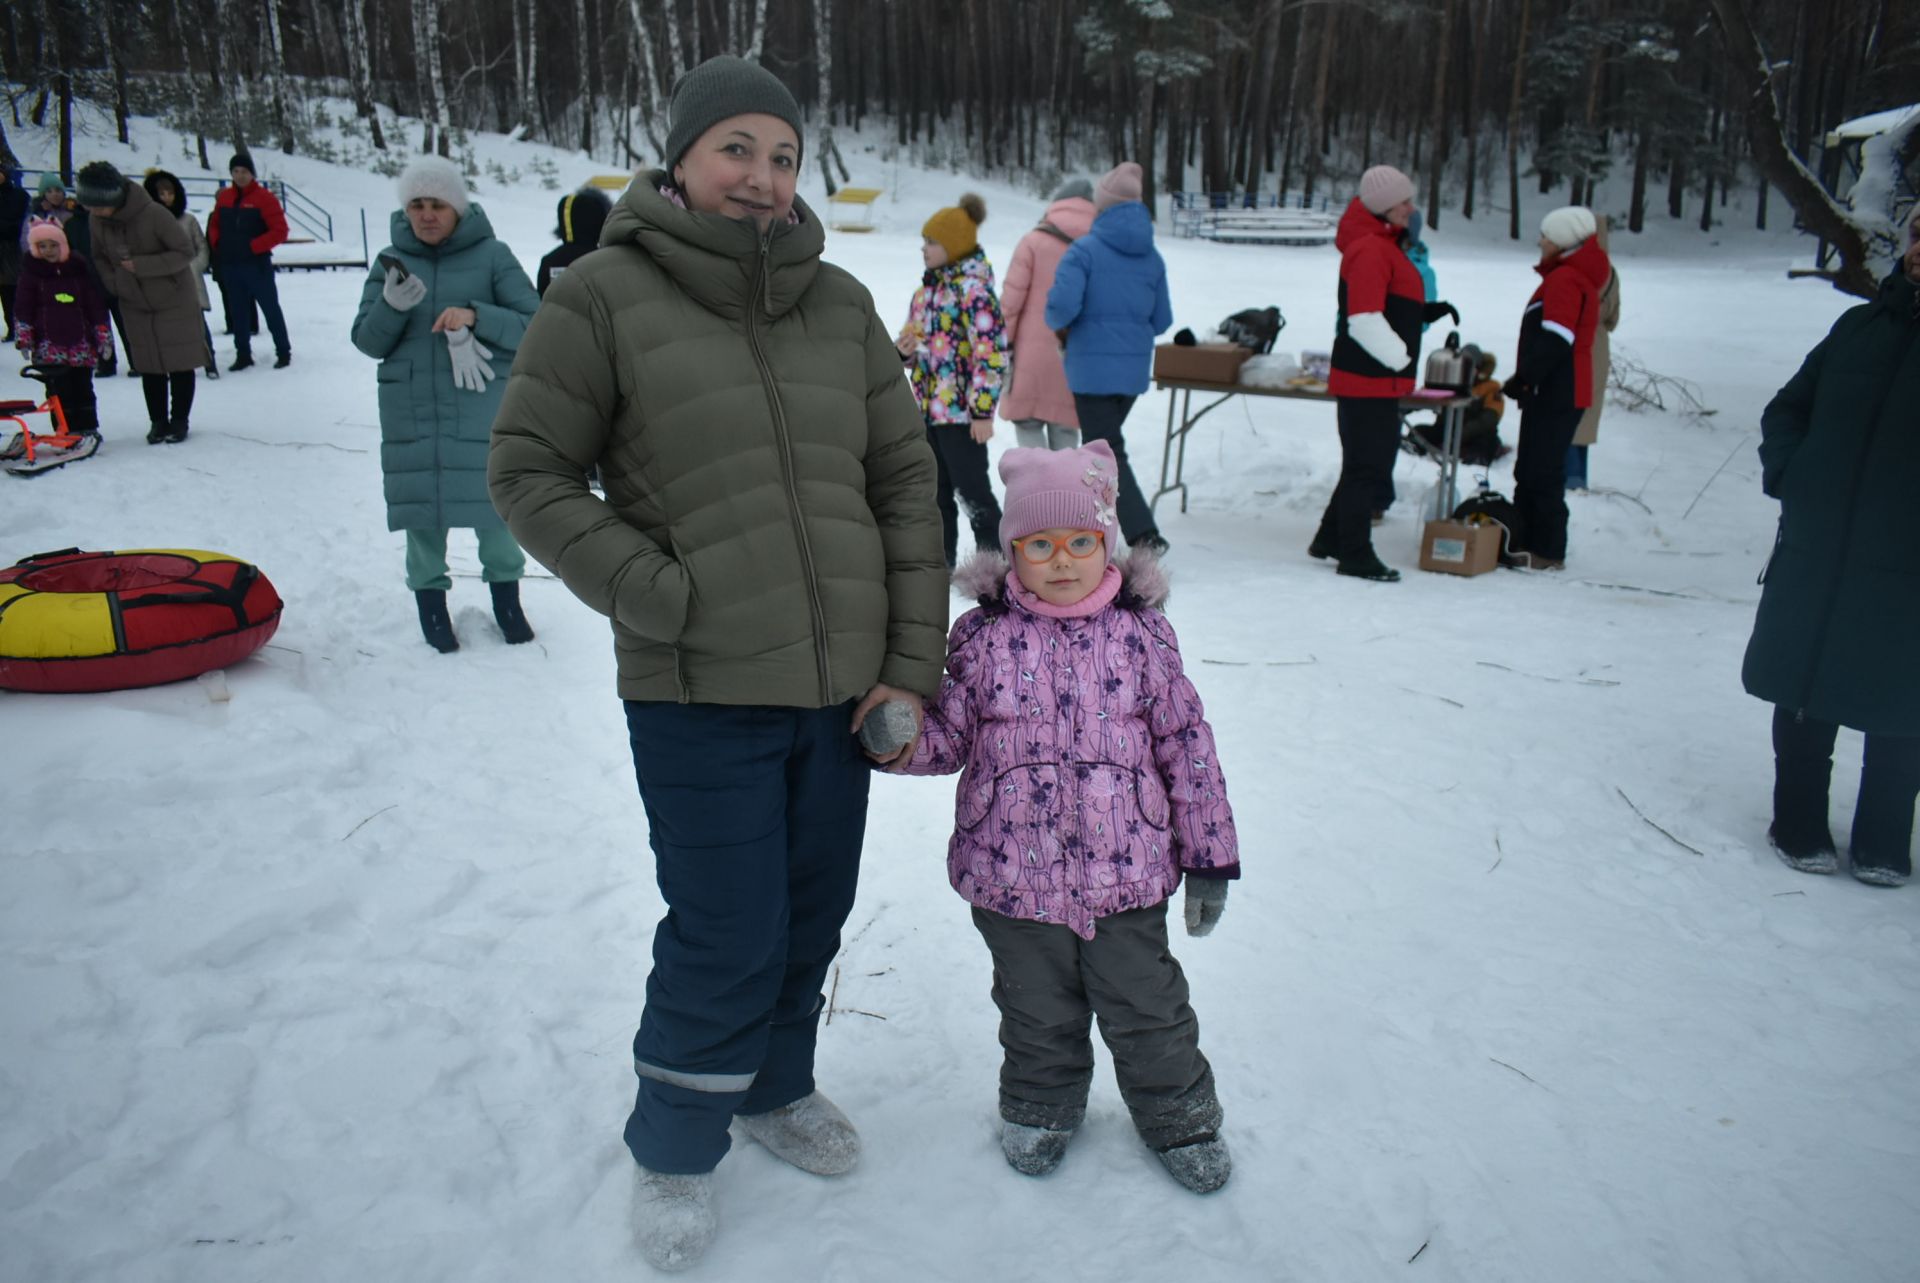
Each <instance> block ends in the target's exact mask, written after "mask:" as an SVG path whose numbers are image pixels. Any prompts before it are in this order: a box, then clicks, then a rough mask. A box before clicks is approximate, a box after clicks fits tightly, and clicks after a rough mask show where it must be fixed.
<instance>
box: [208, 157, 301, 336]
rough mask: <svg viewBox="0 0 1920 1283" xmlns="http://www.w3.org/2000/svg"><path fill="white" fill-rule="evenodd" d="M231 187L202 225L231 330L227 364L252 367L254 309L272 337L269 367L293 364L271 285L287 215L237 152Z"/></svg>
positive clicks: (276, 292) (276, 294)
mask: <svg viewBox="0 0 1920 1283" xmlns="http://www.w3.org/2000/svg"><path fill="white" fill-rule="evenodd" d="M227 172H228V173H229V174H231V175H232V176H233V185H232V186H231V187H222V188H221V189H220V194H219V195H218V196H216V197H215V198H214V201H213V218H212V219H211V220H209V221H208V223H207V244H208V245H209V246H210V247H211V248H212V250H213V256H214V260H215V262H217V263H218V264H219V279H220V294H221V296H222V297H223V298H225V299H226V301H227V326H228V328H229V329H231V330H232V331H233V364H232V365H230V366H228V367H227V368H228V369H230V370H244V369H246V368H247V367H248V366H250V365H252V364H253V309H254V307H255V306H256V305H257V306H258V307H259V309H260V314H261V315H262V316H263V317H265V318H266V322H267V332H268V333H269V334H271V335H273V368H274V369H276V370H284V369H286V368H287V366H289V365H291V364H292V363H293V345H292V344H291V343H289V342H288V341H287V318H286V317H285V315H283V314H282V313H281V311H280V291H279V289H278V288H277V287H276V286H275V285H274V283H273V247H274V246H276V245H279V244H282V243H284V242H285V241H286V239H287V216H286V213H285V211H283V210H282V209H281V208H280V202H279V200H277V199H276V198H275V197H274V194H273V193H272V192H270V191H268V190H267V189H266V188H265V187H263V186H261V185H260V184H259V183H258V182H255V181H254V177H253V157H252V156H249V155H248V154H247V153H246V152H240V153H239V154H237V155H236V156H234V158H233V160H232V161H231V162H229V163H228V166H227Z"/></svg>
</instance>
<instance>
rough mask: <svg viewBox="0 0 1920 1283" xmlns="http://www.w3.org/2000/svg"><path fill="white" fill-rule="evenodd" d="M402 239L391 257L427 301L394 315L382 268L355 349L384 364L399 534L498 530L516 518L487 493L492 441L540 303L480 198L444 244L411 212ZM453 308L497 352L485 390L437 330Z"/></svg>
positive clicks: (400, 223)
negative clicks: (412, 219) (473, 382)
mask: <svg viewBox="0 0 1920 1283" xmlns="http://www.w3.org/2000/svg"><path fill="white" fill-rule="evenodd" d="M391 235H392V236H393V244H392V245H390V246H389V247H388V248H387V249H385V250H383V251H382V253H384V254H388V255H391V256H392V257H394V258H397V259H399V260H400V261H401V262H402V263H404V264H406V268H407V270H408V271H409V272H411V273H412V274H413V275H415V276H417V277H419V278H420V280H421V281H422V282H423V283H424V284H425V285H426V287H427V296H426V298H424V299H422V300H421V301H420V302H418V303H416V304H415V305H414V306H413V307H411V308H409V309H407V310H406V311H404V312H396V311H394V309H393V308H392V307H391V306H390V305H389V304H388V303H387V301H386V299H385V298H383V297H381V294H382V291H383V290H384V288H385V286H386V268H385V267H383V266H382V265H381V264H380V263H378V262H375V263H374V265H373V269H372V270H371V271H370V272H368V273H367V282H366V285H365V286H364V287H363V288H362V289H361V291H360V311H359V313H358V314H357V315H356V316H355V317H354V318H353V345H354V346H355V347H357V348H359V349H360V350H361V351H362V352H365V353H366V354H367V355H368V356H371V357H374V358H376V359H378V360H379V362H380V368H379V371H378V373H377V375H376V377H377V378H378V379H379V385H380V471H381V473H382V474H383V475H384V477H385V483H386V496H387V529H389V530H446V529H448V528H450V527H455V526H458V527H462V528H472V529H475V530H483V529H491V530H497V529H498V528H499V527H500V526H502V525H503V524H505V523H504V522H503V521H502V520H501V519H500V514H499V513H498V512H497V511H495V510H494V506H493V499H492V497H491V496H489V495H488V493H487V442H488V437H489V434H490V433H491V432H492V431H493V417H494V415H495V414H496V413H497V412H498V411H499V409H500V398H501V397H502V396H503V395H504V394H505V392H506V387H507V379H506V375H507V371H508V370H509V369H511V368H512V365H513V354H514V353H515V352H516V351H518V350H519V348H520V343H521V340H522V339H523V338H524V337H525V335H526V332H527V318H529V317H531V316H532V315H533V313H534V309H536V308H538V307H539V306H540V298H539V296H538V295H537V294H535V293H534V292H533V283H532V282H531V281H529V280H527V274H526V271H525V270H524V269H523V268H521V266H520V263H519V261H518V260H517V259H515V258H514V256H513V251H512V250H510V249H508V248H507V247H506V246H505V245H504V244H502V243H501V242H500V241H499V240H498V239H496V238H495V236H494V234H493V224H492V223H490V222H489V221H487V212H486V211H485V210H484V209H482V208H480V206H479V205H478V204H477V203H476V204H471V205H468V206H467V212H466V213H465V214H462V215H461V216H460V221H459V222H458V223H456V224H455V225H454V228H453V231H452V232H451V233H449V234H448V236H447V238H446V239H445V240H443V241H441V242H440V243H439V244H438V245H427V244H423V243H422V242H421V240H420V238H419V237H418V236H415V235H414V234H413V225H412V224H411V223H409V222H408V221H407V213H406V211H405V210H395V211H394V212H393V221H392V224H391ZM450 307H470V308H472V309H473V311H474V317H475V319H474V325H473V337H474V338H475V339H477V340H478V341H479V342H480V344H481V345H482V346H483V347H485V348H487V349H488V350H489V351H490V352H492V353H493V360H492V362H491V364H492V366H493V371H494V375H495V377H494V379H493V380H492V381H491V382H490V383H488V384H487V389H486V391H484V392H469V391H467V390H466V389H465V388H461V387H456V386H455V385H454V382H453V360H452V357H451V356H450V354H449V352H448V348H447V336H446V335H445V334H435V333H434V332H433V322H434V318H436V317H438V316H439V315H440V313H442V312H444V311H445V310H446V309H448V308H450Z"/></svg>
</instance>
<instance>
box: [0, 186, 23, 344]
mask: <svg viewBox="0 0 1920 1283" xmlns="http://www.w3.org/2000/svg"><path fill="white" fill-rule="evenodd" d="M26 222H27V193H26V190H25V189H24V188H22V187H21V186H20V171H19V170H17V169H13V168H11V167H9V166H0V314H3V315H4V316H5V318H6V330H7V332H6V339H5V341H6V342H8V343H11V342H13V291H14V285H15V283H16V282H17V281H19V279H20V255H18V254H16V253H14V252H13V249H12V246H13V243H14V242H15V241H20V240H24V239H25V237H26Z"/></svg>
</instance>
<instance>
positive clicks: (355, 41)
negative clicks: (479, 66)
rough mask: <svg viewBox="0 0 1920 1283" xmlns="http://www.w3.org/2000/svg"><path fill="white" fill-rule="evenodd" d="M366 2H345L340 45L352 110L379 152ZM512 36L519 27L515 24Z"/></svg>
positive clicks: (380, 138) (383, 143)
mask: <svg viewBox="0 0 1920 1283" xmlns="http://www.w3.org/2000/svg"><path fill="white" fill-rule="evenodd" d="M365 3H366V0H346V3H345V5H344V6H343V7H344V9H345V11H346V23H347V29H346V31H345V32H343V33H342V41H343V43H344V44H345V46H346V51H347V77H348V79H349V80H351V81H352V83H353V110H354V112H355V113H356V114H357V115H358V116H359V117H360V119H362V120H364V121H366V122H367V124H368V127H369V129H370V130H371V132H372V135H373V145H374V147H375V148H377V149H378V150H380V151H385V150H386V149H387V140H386V137H385V135H383V134H382V133H381V132H380V112H379V110H378V109H377V108H375V107H374V105H373V58H372V52H371V50H370V49H369V48H368V44H367V13H366V8H365ZM513 11H514V16H515V17H516V18H517V17H518V16H519V13H520V6H519V3H518V0H515V3H514V6H513ZM514 25H515V31H516V34H517V32H518V28H519V24H518V23H517V22H516V23H515V24H514ZM518 56H519V48H518V42H516V43H515V58H516V61H517V59H518ZM526 97H527V95H526V89H525V86H524V85H523V86H521V93H520V101H522V102H525V101H526Z"/></svg>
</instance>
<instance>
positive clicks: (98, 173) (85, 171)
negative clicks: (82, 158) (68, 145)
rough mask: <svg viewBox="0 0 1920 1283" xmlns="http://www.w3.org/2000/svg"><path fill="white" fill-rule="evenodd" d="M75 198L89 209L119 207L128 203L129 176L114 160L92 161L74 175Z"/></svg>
mask: <svg viewBox="0 0 1920 1283" xmlns="http://www.w3.org/2000/svg"><path fill="white" fill-rule="evenodd" d="M73 198H74V199H75V200H77V201H79V202H80V203H81V204H82V205H85V206H86V207H87V208H89V209H93V208H96V207H98V208H100V209H119V208H120V207H121V206H122V205H124V204H126V203H127V178H126V175H125V174H122V173H121V172H120V171H119V170H117V169H115V168H114V167H113V164H112V162H110V161H104V160H96V161H92V162H90V163H88V164H85V165H82V166H81V167H80V172H79V173H77V174H75V175H74V176H73Z"/></svg>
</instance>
